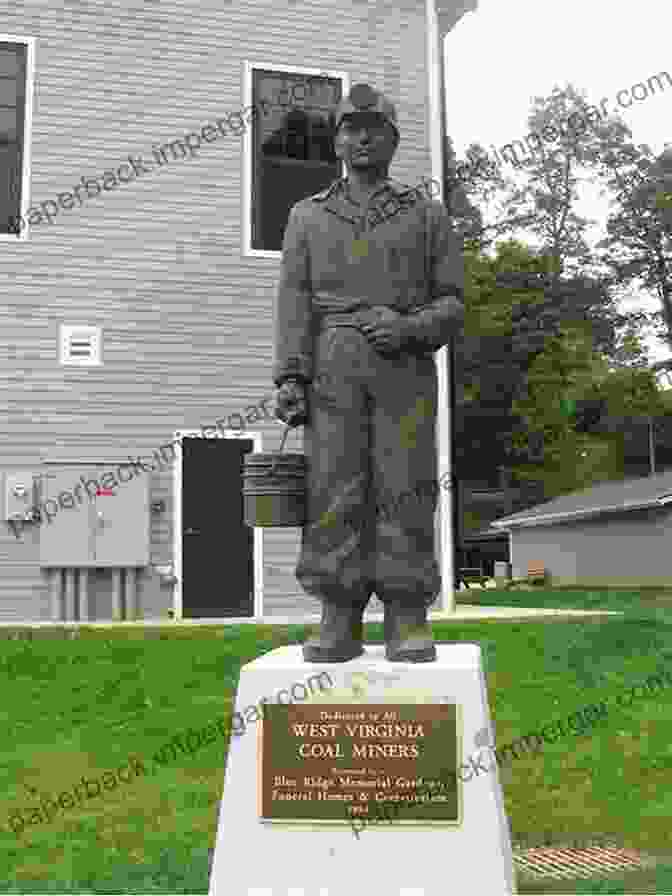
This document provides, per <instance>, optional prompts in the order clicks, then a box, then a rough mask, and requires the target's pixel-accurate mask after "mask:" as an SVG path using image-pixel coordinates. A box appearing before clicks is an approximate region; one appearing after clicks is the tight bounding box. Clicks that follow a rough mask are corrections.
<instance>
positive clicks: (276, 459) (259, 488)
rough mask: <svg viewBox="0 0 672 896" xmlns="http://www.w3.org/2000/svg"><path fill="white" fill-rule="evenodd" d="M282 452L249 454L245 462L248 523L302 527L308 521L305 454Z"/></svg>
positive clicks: (244, 501) (244, 488)
mask: <svg viewBox="0 0 672 896" xmlns="http://www.w3.org/2000/svg"><path fill="white" fill-rule="evenodd" d="M288 431H289V427H288V429H286V430H285V434H284V436H283V439H282V445H281V446H280V450H279V451H269V452H268V453H265V454H261V453H260V454H246V455H245V458H244V462H243V504H244V518H245V523H246V524H247V525H248V526H263V527H273V526H287V527H288V526H303V525H304V523H305V522H306V472H307V464H306V456H305V454H302V453H299V452H290V453H288V454H283V453H282V448H283V446H284V444H285V439H286V437H287V433H288Z"/></svg>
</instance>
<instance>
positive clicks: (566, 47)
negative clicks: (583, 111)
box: [445, 0, 672, 361]
mask: <svg viewBox="0 0 672 896" xmlns="http://www.w3.org/2000/svg"><path fill="white" fill-rule="evenodd" d="M671 35H672V2H670V0H638V2H637V3H626V4H623V5H620V4H617V3H615V2H614V0H563V2H562V3H560V4H546V3H543V2H540V0H507V2H505V3H502V2H501V0H479V9H478V11H477V12H475V13H469V14H467V15H466V16H465V17H464V19H462V21H461V22H459V23H458V25H457V26H456V27H455V29H454V31H452V32H451V33H450V34H449V35H448V36H447V38H446V42H445V49H446V98H447V116H446V120H447V126H448V133H449V134H450V136H451V138H452V139H453V142H454V145H455V151H456V153H457V156H458V158H463V157H464V151H465V149H466V147H467V146H469V144H470V143H472V142H479V143H481V144H482V145H483V147H484V148H485V149H486V150H488V152H490V153H491V152H492V149H491V147H492V146H494V147H495V148H496V149H499V148H500V147H501V146H503V145H504V144H506V143H510V142H511V141H513V140H516V139H520V138H521V137H523V136H524V135H525V134H527V133H528V127H527V116H528V114H529V111H530V106H531V103H532V100H533V98H534V97H535V96H547V95H548V94H550V93H551V91H552V89H553V87H555V86H556V85H557V86H560V87H564V86H565V84H566V83H567V82H568V81H569V82H571V83H572V84H574V85H575V86H576V87H577V88H579V89H583V90H585V91H586V95H587V99H588V102H589V103H593V104H594V105H599V104H600V102H601V101H602V99H603V98H605V97H606V98H608V99H609V103H608V106H607V108H608V109H609V110H610V111H612V110H615V109H617V108H618V103H617V100H616V94H617V93H618V91H619V90H622V89H628V90H629V89H630V87H631V86H632V85H633V84H636V83H638V82H643V83H644V84H646V82H647V80H648V79H649V78H650V77H651V76H652V75H655V74H659V73H660V72H665V71H667V72H669V74H670V77H672V41H671ZM663 82H664V83H665V84H666V89H665V90H664V91H663V92H659V91H658V88H656V92H655V93H654V94H649V95H648V96H647V97H646V98H645V99H643V100H640V101H637V100H634V101H633V103H632V105H631V106H630V107H629V108H627V109H619V112H620V114H621V116H622V118H623V120H624V121H625V122H626V124H627V125H628V127H629V128H630V129H631V131H632V134H633V141H634V142H635V143H636V144H637V143H648V144H649V146H650V147H651V148H652V149H653V151H654V152H656V153H660V152H662V150H663V149H664V148H665V144H666V143H670V144H671V145H672V87H670V86H669V85H667V81H666V79H665V78H663ZM637 92H638V91H637ZM640 95H641V94H640ZM622 99H623V100H624V101H625V102H627V101H628V98H627V97H624V96H623V95H622ZM510 170H511V169H510ZM582 200H583V201H582V203H581V206H580V208H579V211H580V212H581V214H584V215H586V216H587V217H590V218H597V219H600V220H602V221H603V220H604V218H605V216H606V212H607V210H608V206H607V204H606V202H605V201H603V200H600V199H599V196H598V194H597V192H590V193H588V192H586V193H585V194H582ZM637 306H639V307H643V308H644V309H645V310H647V311H658V310H660V302H659V301H658V300H653V301H643V299H642V298H641V297H635V300H634V301H633V302H628V303H627V304H626V303H624V304H623V305H622V307H623V308H628V309H630V308H633V307H637ZM646 344H647V347H648V348H649V350H650V357H651V359H652V360H654V361H655V360H659V359H662V358H666V357H668V356H669V355H670V352H669V349H666V348H665V347H664V346H662V345H661V344H660V343H659V342H658V340H656V339H655V338H654V337H653V336H652V337H651V338H649V339H647V340H646Z"/></svg>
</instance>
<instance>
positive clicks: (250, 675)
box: [209, 643, 516, 896]
mask: <svg viewBox="0 0 672 896" xmlns="http://www.w3.org/2000/svg"><path fill="white" fill-rule="evenodd" d="M437 653H438V658H437V661H436V662H434V663H417V664H414V663H390V662H388V661H387V660H386V659H385V655H384V647H383V646H382V645H380V646H379V645H366V653H365V654H364V656H362V657H359V658H358V659H355V660H351V661H350V662H347V663H316V664H312V663H306V662H304V660H303V656H302V654H301V648H300V647H299V646H298V645H296V646H290V647H281V648H279V649H277V650H273V651H271V652H270V653H267V654H265V655H264V656H261V657H259V658H258V659H256V660H254V661H253V662H252V663H248V665H246V666H243V668H242V669H241V672H240V682H239V686H238V694H237V697H236V705H235V711H236V712H239V713H241V714H242V715H243V716H245V717H246V718H249V719H251V721H249V722H248V723H247V728H246V730H245V731H244V733H242V734H241V735H238V736H237V735H235V734H232V736H231V744H230V748H229V754H228V759H227V765H226V777H225V781H224V796H223V799H222V803H221V807H220V814H219V822H218V828H217V840H216V845H215V855H214V861H213V865H212V873H211V876H210V890H209V896H448V894H460V896H461V894H471V893H473V894H481V893H482V894H487V896H500V894H501V896H504V894H511V893H515V892H516V889H515V875H514V869H513V858H512V853H511V841H510V836H509V830H508V824H507V819H506V816H505V813H504V805H503V800H502V792H501V788H500V784H499V778H498V773H497V768H496V765H495V763H494V759H493V758H492V754H491V753H490V752H489V751H487V750H480V751H479V749H478V746H482V745H483V744H482V743H480V742H479V743H478V744H477V743H475V736H476V734H477V732H480V731H482V730H483V729H487V731H489V732H491V733H492V732H493V728H492V724H491V721H490V713H489V709H488V700H487V693H486V685H485V677H484V675H483V668H482V662H481V650H480V647H479V646H478V645H477V644H462V643H460V644H437ZM320 673H327V675H328V677H327V676H325V675H322V678H321V679H319V680H318V679H317V678H314V677H313V676H317V675H319V674H320ZM331 683H333V686H332V685H331ZM293 686H294V687H293ZM292 688H293V691H292ZM320 688H323V690H321V689H320ZM311 691H312V696H311ZM292 693H293V697H291V698H289V695H290V694H292ZM262 698H265V701H266V702H267V703H277V702H280V703H289V702H292V703H297V704H299V703H304V702H311V703H324V704H328V703H349V704H352V705H353V708H355V709H356V708H358V707H359V708H362V707H364V706H366V705H367V704H385V703H430V704H432V703H443V702H446V703H455V704H457V705H458V706H459V707H461V709H460V710H458V719H459V718H460V716H461V720H462V721H461V728H462V730H461V731H460V730H459V727H458V737H460V735H461V737H460V740H459V741H458V743H460V749H461V751H462V762H463V763H464V766H463V767H462V770H461V771H460V775H461V776H462V777H463V783H461V784H460V785H459V786H460V787H461V790H462V821H461V824H460V825H459V827H452V828H446V827H445V826H444V827H439V826H438V825H437V823H436V822H427V823H426V824H425V823H416V824H414V825H413V826H412V827H411V826H410V825H408V826H404V825H403V824H399V825H397V823H396V822H395V823H393V824H371V825H368V826H366V827H365V828H364V829H362V831H361V833H360V834H359V836H355V832H354V830H353V826H352V825H350V824H347V823H346V824H343V825H342V826H333V825H332V826H330V827H325V826H320V827H318V826H317V825H314V826H311V825H310V824H309V823H305V824H302V825H296V824H294V825H291V826H290V825H289V824H287V825H282V824H276V823H273V824H270V823H268V822H261V821H260V820H259V815H258V811H259V809H258V793H257V787H258V770H257V762H258V757H257V746H258V738H257V736H258V727H259V726H258V723H257V722H256V721H253V719H254V718H255V716H256V712H255V711H253V710H252V707H253V706H254V705H255V704H256V705H258V704H259V701H260V700H261V699H262ZM325 708H328V706H326V707H325ZM246 709H247V711H246ZM489 742H490V743H491V744H493V743H494V737H490V740H489ZM479 753H480V755H481V760H482V766H485V767H486V768H488V769H489V771H488V772H487V773H484V772H482V771H480V769H479V771H478V773H476V771H475V770H474V769H475V767H476V765H475V763H472V762H470V760H469V757H475V756H477V755H479Z"/></svg>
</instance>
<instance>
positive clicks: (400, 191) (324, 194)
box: [310, 177, 414, 204]
mask: <svg viewBox="0 0 672 896" xmlns="http://www.w3.org/2000/svg"><path fill="white" fill-rule="evenodd" d="M413 189H414V188H413V187H409V186H408V184H403V183H402V182H401V181H398V180H395V179H394V178H391V177H388V178H387V179H386V180H385V181H384V182H383V183H382V184H381V186H380V187H379V188H378V190H376V192H375V193H374V194H373V195H374V196H380V195H381V194H383V193H385V192H391V193H394V195H395V196H403V195H404V194H405V193H412V192H413ZM310 198H311V199H312V200H313V201H314V202H325V201H327V200H328V199H332V198H339V199H340V198H343V199H346V200H348V179H347V177H339V178H337V179H336V180H335V181H333V182H332V183H331V184H329V186H328V187H327V188H326V190H321V191H320V192H319V193H315V194H314V195H313V196H311V197H310ZM350 202H352V200H350ZM353 204H355V203H353Z"/></svg>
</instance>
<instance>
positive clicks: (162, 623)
mask: <svg viewBox="0 0 672 896" xmlns="http://www.w3.org/2000/svg"><path fill="white" fill-rule="evenodd" d="M622 615H623V613H622V612H621V611H620V610H557V609H547V608H540V607H483V606H477V605H471V604H458V606H457V607H456V608H455V612H453V613H450V612H447V611H445V610H435V611H433V612H432V611H431V610H430V612H429V620H430V622H479V621H481V620H490V621H492V622H497V621H500V622H514V621H515V622H525V621H529V622H533V621H537V622H538V621H539V620H540V619H546V620H548V621H549V622H551V621H553V620H556V621H567V620H568V619H577V618H591V617H592V618H597V617H601V616H622ZM319 621H320V616H319V614H317V613H315V614H304V615H301V616H266V617H265V618H263V619H250V618H249V617H248V618H244V619H227V618H225V619H183V620H181V621H176V620H173V619H138V620H126V621H124V622H114V621H111V620H107V621H98V622H96V621H91V622H78V621H72V622H51V621H44V622H0V637H2V634H3V630H4V631H6V630H14V631H20V630H25V629H31V630H32V629H64V630H67V631H71V630H76V629H78V628H82V627H85V628H110V629H113V628H129V627H132V626H137V627H143V626H144V627H147V628H149V627H151V628H156V627H164V628H173V627H175V628H185V627H189V626H203V625H217V626H222V625H311V624H317V623H319ZM364 621H365V622H382V621H383V614H382V613H365V615H364Z"/></svg>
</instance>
